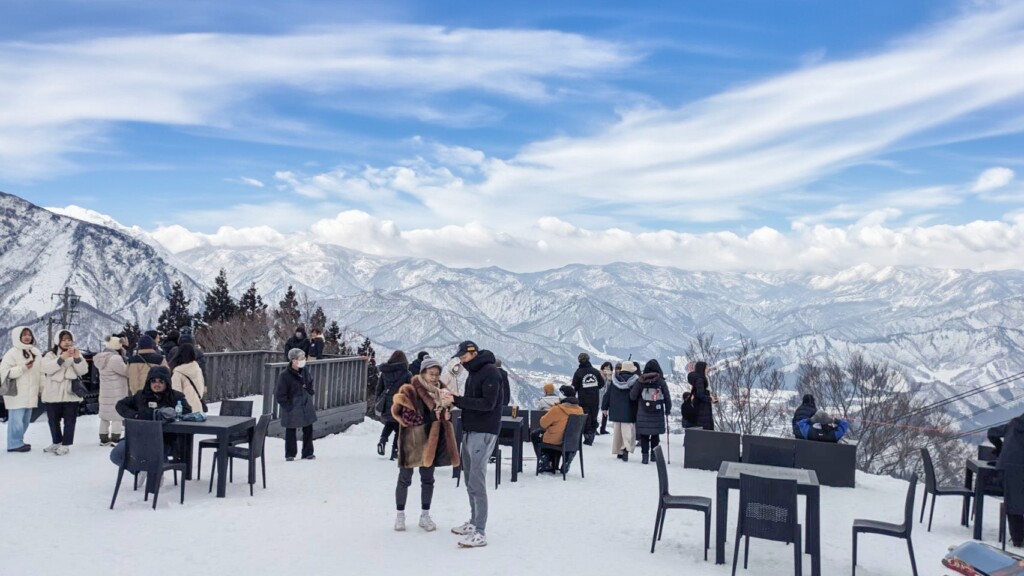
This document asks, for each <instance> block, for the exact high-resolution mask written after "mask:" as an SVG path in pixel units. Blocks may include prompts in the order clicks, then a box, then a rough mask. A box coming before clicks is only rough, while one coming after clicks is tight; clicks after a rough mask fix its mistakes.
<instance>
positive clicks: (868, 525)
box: [853, 474, 934, 576]
mask: <svg viewBox="0 0 1024 576" xmlns="http://www.w3.org/2000/svg"><path fill="white" fill-rule="evenodd" d="M916 490H917V474H914V475H913V476H911V477H910V486H909V487H907V503H906V505H905V506H904V509H903V524H890V523H889V522H878V521H876V520H854V521H853V576H857V535H858V534H878V535H880V536H889V537H890V538H901V539H903V540H906V541H907V551H908V552H910V568H911V570H912V571H913V574H914V576H917V561H915V560H914V542H913V541H912V540H911V539H910V531H911V529H912V528H913V527H914V493H915V491H916ZM933 502H934V500H933Z"/></svg>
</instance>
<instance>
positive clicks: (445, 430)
mask: <svg viewBox="0 0 1024 576" xmlns="http://www.w3.org/2000/svg"><path fill="white" fill-rule="evenodd" d="M440 377H441V363H440V362H438V361H437V360H434V359H432V358H426V359H424V360H423V364H422V366H421V367H420V373H419V374H417V375H416V376H413V378H412V381H411V382H410V383H409V384H404V385H402V387H401V388H399V389H398V392H397V393H395V395H394V397H393V403H392V405H391V415H392V416H393V417H394V418H395V421H396V422H398V425H399V431H398V468H399V471H398V487H397V488H396V489H395V504H396V506H397V508H398V516H397V517H396V518H395V530H397V531H399V532H401V531H404V530H405V501H406V499H407V498H408V496H409V487H410V486H411V485H412V473H413V469H415V468H419V469H420V502H421V504H422V509H423V512H422V513H421V515H420V521H419V526H420V528H423V529H424V530H426V531H427V532H433V531H434V530H436V529H437V525H436V524H434V521H433V520H432V519H431V518H430V501H431V499H432V498H433V496H434V468H438V467H445V466H458V465H459V464H460V461H459V451H458V447H457V445H456V443H455V427H454V426H452V421H451V412H450V411H451V405H450V404H447V403H446V402H445V401H443V400H442V397H441V390H443V389H445V386H444V384H442V383H441V381H440Z"/></svg>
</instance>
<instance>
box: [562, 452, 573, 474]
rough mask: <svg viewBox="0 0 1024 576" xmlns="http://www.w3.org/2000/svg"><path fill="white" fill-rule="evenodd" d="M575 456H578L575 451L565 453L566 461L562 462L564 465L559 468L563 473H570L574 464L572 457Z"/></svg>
mask: <svg viewBox="0 0 1024 576" xmlns="http://www.w3.org/2000/svg"><path fill="white" fill-rule="evenodd" d="M575 456H576V453H575V452H570V453H569V454H566V455H565V461H564V462H562V467H561V468H560V469H559V471H560V472H561V473H562V474H568V473H569V467H570V466H572V459H573V458H574V457H575Z"/></svg>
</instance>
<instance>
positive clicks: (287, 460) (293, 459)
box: [284, 456, 295, 462]
mask: <svg viewBox="0 0 1024 576" xmlns="http://www.w3.org/2000/svg"><path fill="white" fill-rule="evenodd" d="M284 461H285V462H295V456H285V457H284Z"/></svg>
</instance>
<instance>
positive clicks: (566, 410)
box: [530, 386, 583, 473]
mask: <svg viewBox="0 0 1024 576" xmlns="http://www.w3.org/2000/svg"><path fill="white" fill-rule="evenodd" d="M560 391H561V392H562V394H563V395H565V399H564V400H562V401H561V402H560V403H558V404H556V405H554V406H552V407H551V409H550V410H548V411H547V413H545V414H544V416H542V417H541V419H540V427H541V429H540V430H536V431H535V432H534V433H533V434H531V435H530V440H531V441H532V442H533V451H534V453H535V454H536V455H537V460H538V462H539V464H538V468H539V469H540V471H541V472H552V473H553V472H555V471H556V470H558V469H559V462H558V461H559V459H560V458H561V456H562V454H561V452H556V451H554V450H550V449H543V450H542V449H541V447H540V445H541V443H544V444H549V445H554V446H561V445H562V440H563V438H564V436H565V427H566V425H567V424H568V423H569V416H572V415H582V414H583V408H582V407H581V406H580V402H579V400H577V399H576V389H575V388H573V387H572V386H562V387H561V388H560ZM571 461H572V455H571V454H567V455H566V458H565V462H564V463H562V466H563V467H568V464H569V463H570V462H571Z"/></svg>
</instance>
